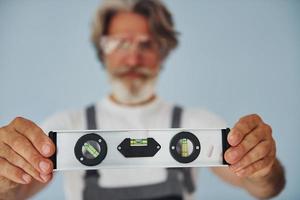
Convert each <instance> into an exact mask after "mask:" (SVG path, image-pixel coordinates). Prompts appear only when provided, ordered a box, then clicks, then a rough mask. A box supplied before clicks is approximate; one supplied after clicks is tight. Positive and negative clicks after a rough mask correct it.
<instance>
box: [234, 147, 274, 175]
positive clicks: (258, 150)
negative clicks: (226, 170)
mask: <svg viewBox="0 0 300 200" xmlns="http://www.w3.org/2000/svg"><path fill="white" fill-rule="evenodd" d="M272 148H273V147H272V143H271V142H270V141H262V142H261V143H259V144H258V145H257V146H255V148H253V149H252V150H251V151H249V152H248V153H247V154H246V155H245V156H244V157H243V158H242V159H241V160H240V161H239V162H237V163H235V164H233V165H231V166H230V168H231V169H232V170H233V171H239V170H241V169H243V168H245V167H247V166H249V165H251V164H253V163H255V162H256V161H258V160H260V159H263V158H264V157H267V155H268V154H270V152H271V150H272Z"/></svg>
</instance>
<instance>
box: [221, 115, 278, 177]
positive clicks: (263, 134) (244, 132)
mask: <svg viewBox="0 0 300 200" xmlns="http://www.w3.org/2000/svg"><path fill="white" fill-rule="evenodd" d="M227 139H228V142H229V144H230V145H231V147H230V148H229V149H228V150H227V151H226V152H225V160H226V161H227V162H228V163H229V164H230V169H231V170H232V171H233V172H234V173H235V174H236V175H237V176H239V177H247V178H250V179H252V178H254V179H257V178H258V179H259V178H263V177H264V176H266V175H268V174H269V173H270V172H271V170H272V166H273V164H274V161H275V160H276V145H275V141H274V139H273V137H272V128H271V127H270V126H269V125H268V124H266V123H264V122H263V120H262V119H261V118H260V117H259V116H258V115H257V114H253V115H248V116H245V117H242V118H241V119H240V120H239V121H238V122H237V123H236V124H235V126H234V127H233V128H232V129H231V131H230V133H229V135H228V138H227Z"/></svg>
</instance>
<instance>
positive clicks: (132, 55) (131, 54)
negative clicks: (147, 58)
mask: <svg viewBox="0 0 300 200" xmlns="http://www.w3.org/2000/svg"><path fill="white" fill-rule="evenodd" d="M125 62H126V64H127V65H129V66H138V65H139V64H141V55H140V52H139V50H138V49H137V48H131V49H130V50H129V51H128V53H127V55H126V57H125Z"/></svg>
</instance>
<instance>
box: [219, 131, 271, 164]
mask: <svg viewBox="0 0 300 200" xmlns="http://www.w3.org/2000/svg"><path fill="white" fill-rule="evenodd" d="M265 137H266V135H265V133H264V132H262V131H261V129H259V128H256V129H254V130H253V131H252V132H250V133H249V134H248V135H246V136H245V137H244V139H243V140H242V141H241V142H240V143H239V144H238V145H237V146H235V147H231V148H229V149H228V150H227V151H226V152H225V160H226V161H227V162H228V163H230V164H233V163H235V162H237V161H239V160H240V159H241V158H242V157H243V156H244V155H245V154H246V153H247V152H249V151H250V150H251V149H252V148H253V147H254V146H256V145H257V144H258V143H260V142H261V141H263V140H264V139H265Z"/></svg>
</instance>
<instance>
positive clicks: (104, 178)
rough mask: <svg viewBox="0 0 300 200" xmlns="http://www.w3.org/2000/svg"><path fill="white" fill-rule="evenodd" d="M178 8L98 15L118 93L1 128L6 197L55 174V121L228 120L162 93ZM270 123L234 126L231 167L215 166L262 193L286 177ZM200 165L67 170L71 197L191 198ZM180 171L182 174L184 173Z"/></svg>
mask: <svg viewBox="0 0 300 200" xmlns="http://www.w3.org/2000/svg"><path fill="white" fill-rule="evenodd" d="M176 36H177V33H176V31H175V30H174V25H173V21H172V16H171V14H170V13H169V11H168V10H167V9H166V7H165V6H164V5H163V4H162V3H161V2H160V1H156V0H143V1H136V0H131V1H129V0H126V1H125V0H108V1H105V2H104V4H103V5H102V7H101V8H100V10H99V12H98V13H97V15H96V18H95V21H94V25H93V34H92V41H93V43H94V45H95V47H96V50H97V54H98V56H99V59H100V60H101V61H102V62H103V64H104V66H105V70H106V71H107V73H108V76H109V80H110V83H111V93H110V94H109V95H108V96H107V97H105V98H104V99H103V100H102V101H101V102H98V103H96V104H95V105H93V106H90V107H88V108H87V109H82V110H78V111H73V112H63V113H60V114H57V115H55V116H53V117H52V118H50V119H49V120H47V121H46V122H45V123H44V124H43V125H42V126H41V127H42V128H43V129H42V128H40V127H39V126H37V125H36V124H34V123H33V122H32V121H30V120H28V119H24V118H21V117H17V118H15V119H14V120H13V121H12V122H11V123H10V124H8V125H7V126H4V127H2V128H1V129H0V198H1V199H25V198H27V197H29V196H31V195H33V194H35V193H37V192H38V191H39V190H41V189H42V188H43V187H44V186H45V185H46V184H47V183H48V182H49V181H50V180H51V178H52V169H53V165H52V163H51V161H50V160H49V157H50V156H51V155H52V154H53V153H54V152H55V146H54V145H53V143H52V142H51V140H50V139H49V138H48V137H47V136H46V134H45V132H47V131H48V130H51V129H86V128H89V129H93V128H99V129H100V128H104V129H105V128H107V129H114V128H116V129H130V128H134V129H140V128H141V129H142V128H168V127H170V126H171V127H179V126H181V127H187V128H215V127H225V126H226V124H225V122H224V121H223V120H222V119H221V118H219V117H217V116H215V115H214V114H212V113H210V112H208V111H205V110H195V109H184V110H182V109H181V108H180V107H174V105H172V104H169V103H167V102H165V101H163V100H162V99H160V98H159V97H158V96H156V93H155V83H156V80H157V78H158V76H159V73H160V71H161V66H162V64H163V61H164V59H165V58H166V57H167V56H168V54H169V53H170V52H171V51H172V49H174V48H175V47H176V45H177V37H176ZM271 132H272V131H271V127H270V126H269V125H267V124H266V123H264V122H263V120H262V119H261V118H260V117H259V116H258V115H256V114H252V115H248V116H244V117H242V118H240V119H239V120H238V121H237V123H236V124H235V126H234V127H233V128H232V129H231V132H230V134H229V136H228V142H229V143H230V145H231V147H230V148H229V149H228V150H227V151H226V152H225V159H226V161H227V162H228V163H230V164H231V165H230V167H228V168H212V171H213V172H214V173H215V174H216V175H218V176H219V177H220V178H222V179H223V180H224V181H226V182H228V183H230V184H232V185H235V186H238V187H241V188H244V189H245V190H246V191H248V192H249V193H250V194H251V195H253V196H254V197H257V198H270V197H272V196H275V195H277V194H279V193H280V191H281V190H282V189H283V187H284V184H285V178H284V173H283V168H282V166H281V164H280V162H279V161H278V160H277V158H276V146H275V141H274V139H273V137H272V134H271ZM195 171H196V169H194V168H183V169H181V170H180V169H148V168H145V169H101V170H92V171H70V172H65V173H64V178H65V189H66V195H67V197H68V199H141V200H142V199H156V200H158V199H161V200H163V199H164V200H165V199H191V198H192V197H193V195H194V192H195V180H194V178H195V176H193V174H194V173H195ZM180 175H183V176H181V178H180Z"/></svg>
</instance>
